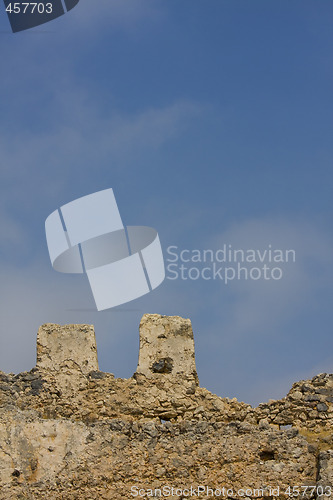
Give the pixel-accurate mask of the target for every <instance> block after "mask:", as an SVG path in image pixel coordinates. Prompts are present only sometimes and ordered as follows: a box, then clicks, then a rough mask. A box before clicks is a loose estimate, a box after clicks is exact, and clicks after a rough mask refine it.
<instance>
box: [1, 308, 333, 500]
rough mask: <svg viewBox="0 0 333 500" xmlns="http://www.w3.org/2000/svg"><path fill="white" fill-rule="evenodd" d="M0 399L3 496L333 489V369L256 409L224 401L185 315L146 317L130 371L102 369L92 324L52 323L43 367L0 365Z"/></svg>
mask: <svg viewBox="0 0 333 500" xmlns="http://www.w3.org/2000/svg"><path fill="white" fill-rule="evenodd" d="M78 346H79V348H78ZM0 405H1V415H0V499H1V500H14V499H15V500H16V499H22V500H30V499H38V500H43V499H48V500H72V499H80V500H81V499H82V500H90V499H96V500H97V499H98V500H103V499H110V500H111V499H112V500H125V499H126V500H128V499H131V498H135V497H137V498H149V497H152V496H153V493H154V495H155V498H157V497H158V496H159V491H161V495H160V497H161V498H165V499H173V500H175V499H178V500H180V499H182V498H189V496H188V495H187V490H186V489H187V488H190V487H191V486H192V488H193V489H194V492H195V493H196V494H197V493H198V491H197V490H196V488H197V487H198V486H199V485H201V486H202V487H205V488H206V490H205V491H204V492H203V493H202V494H200V496H199V498H201V499H208V498H225V499H226V498H229V499H238V498H259V499H261V498H262V499H263V498H265V499H267V498H268V499H278V498H281V499H282V498H290V497H291V495H289V493H290V490H288V487H291V491H292V488H293V487H298V488H300V495H299V497H298V498H299V499H310V498H318V499H319V498H320V499H328V498H333V443H332V433H333V427H332V422H333V375H328V374H320V375H318V376H317V377H314V378H313V379H312V380H308V381H301V382H297V383H295V384H294V385H293V387H292V389H291V390H290V392H289V393H288V395H287V396H286V397H285V398H284V399H282V400H280V401H270V402H269V403H266V404H261V405H259V406H258V407H257V408H252V407H251V406H250V405H248V404H245V403H241V402H238V401H237V400H236V399H231V400H230V399H228V398H220V397H218V396H216V395H214V394H212V393H211V392H209V391H208V390H207V389H204V388H202V387H200V386H199V381H198V376H197V372H196V367H195V357H194V340H193V332H192V327H191V322H190V320H188V319H183V318H180V317H178V316H175V317H168V316H160V315H157V314H146V315H144V316H143V318H142V321H141V324H140V353H139V362H138V367H137V370H136V373H134V375H133V377H132V378H130V379H117V378H115V377H114V376H113V375H112V374H110V373H103V372H101V371H99V369H98V360H97V350H96V341H95V334H94V329H93V327H92V326H90V325H66V326H59V325H55V324H46V325H43V326H42V327H41V328H40V329H39V332H38V337H37V365H36V367H35V368H33V369H32V370H31V371H30V372H24V373H20V374H18V375H14V374H9V375H7V374H5V373H3V372H0ZM302 486H303V488H302V489H301V487H302ZM163 487H169V488H171V487H173V488H174V491H173V492H172V490H170V489H169V490H167V489H164V490H163ZM223 487H225V490H222V488H223ZM306 487H308V488H306ZM207 488H209V489H207ZM330 488H332V490H330ZM139 489H140V490H141V493H140V495H139V491H140V490H139ZM227 489H228V492H227V491H226V490H227ZM242 489H247V491H246V492H244V493H243V492H242ZM155 490H156V491H155ZM184 490H185V491H184ZM181 491H183V494H182V493H181ZM219 491H221V494H219ZM330 491H331V493H330ZM185 492H186V493H185ZM189 492H190V493H191V490H190V491H189ZM212 492H213V495H212ZM168 493H170V494H168ZM172 493H173V494H172ZM143 495H145V496H143ZM214 495H215V496H214ZM192 497H194V498H195V497H196V498H198V496H193V495H192ZM293 498H297V496H294V497H293Z"/></svg>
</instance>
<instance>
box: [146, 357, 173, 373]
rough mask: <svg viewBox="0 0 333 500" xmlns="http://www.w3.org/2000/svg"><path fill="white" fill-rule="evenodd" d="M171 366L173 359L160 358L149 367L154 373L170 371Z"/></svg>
mask: <svg viewBox="0 0 333 500" xmlns="http://www.w3.org/2000/svg"><path fill="white" fill-rule="evenodd" d="M172 368H173V360H172V359H171V358H161V359H159V360H158V361H156V362H155V363H154V364H153V366H152V367H151V371H152V372H154V373H171V372H172Z"/></svg>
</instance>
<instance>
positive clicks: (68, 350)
mask: <svg viewBox="0 0 333 500" xmlns="http://www.w3.org/2000/svg"><path fill="white" fill-rule="evenodd" d="M73 363H75V365H76V366H77V367H79V368H80V369H81V371H82V373H84V374H87V373H89V372H90V371H92V370H98V359H97V348H96V338H95V331H94V327H93V326H92V325H56V324H52V323H46V324H45V325H42V326H41V327H40V328H39V330H38V334H37V364H36V366H37V368H41V369H45V370H52V371H54V370H56V371H59V370H60V369H61V368H62V367H63V366H64V365H67V366H68V365H73Z"/></svg>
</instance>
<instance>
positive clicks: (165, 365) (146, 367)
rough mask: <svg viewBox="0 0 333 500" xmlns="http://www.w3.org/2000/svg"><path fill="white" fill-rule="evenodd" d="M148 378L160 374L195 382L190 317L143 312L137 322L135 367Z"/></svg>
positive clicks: (156, 377)
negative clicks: (136, 364)
mask: <svg viewBox="0 0 333 500" xmlns="http://www.w3.org/2000/svg"><path fill="white" fill-rule="evenodd" d="M136 372H137V373H138V374H142V375H145V376H146V377H147V378H155V379H159V378H161V375H163V376H164V375H166V374H168V375H170V376H172V377H181V378H183V379H185V380H188V379H189V378H192V379H193V380H194V381H195V382H198V377H197V371H196V366H195V354H194V339H193V331H192V325H191V321H190V320H189V319H184V318H181V317H179V316H161V315H159V314H145V315H144V316H143V318H142V320H141V323H140V351H139V362H138V367H137V369H136Z"/></svg>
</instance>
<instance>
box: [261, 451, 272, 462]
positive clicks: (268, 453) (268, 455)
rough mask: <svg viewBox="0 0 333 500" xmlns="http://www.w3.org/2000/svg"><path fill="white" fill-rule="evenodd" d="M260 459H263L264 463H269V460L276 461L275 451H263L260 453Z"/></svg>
mask: <svg viewBox="0 0 333 500" xmlns="http://www.w3.org/2000/svg"><path fill="white" fill-rule="evenodd" d="M260 458H261V460H263V461H264V462H267V460H275V454H274V451H272V450H263V451H262V452H261V453H260Z"/></svg>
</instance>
